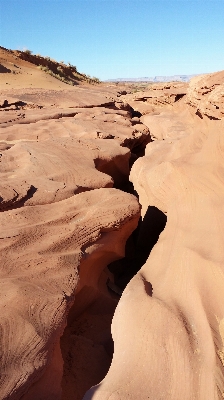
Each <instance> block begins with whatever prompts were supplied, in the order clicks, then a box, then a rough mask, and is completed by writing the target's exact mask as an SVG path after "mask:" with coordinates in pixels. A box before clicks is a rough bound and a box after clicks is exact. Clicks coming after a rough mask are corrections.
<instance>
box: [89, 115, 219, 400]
mask: <svg viewBox="0 0 224 400" xmlns="http://www.w3.org/2000/svg"><path fill="white" fill-rule="evenodd" d="M199 120H200V119H199ZM222 131H223V123H222V122H221V121H220V122H219V121H209V120H207V121H206V124H205V123H204V122H203V121H202V125H201V126H200V128H199V127H198V128H197V129H196V132H194V133H193V134H192V135H189V136H185V137H184V138H179V140H176V141H174V142H173V143H169V142H168V141H162V142H159V141H158V142H155V143H152V144H149V145H148V146H147V147H148V148H147V154H148V155H147V156H145V157H143V158H141V159H139V160H137V161H136V163H135V164H134V166H133V167H132V172H131V180H132V181H133V182H134V186H135V189H136V190H137V191H138V193H139V196H140V203H141V204H142V205H143V216H144V215H145V212H146V210H147V207H148V206H155V207H158V208H159V209H160V210H162V211H163V212H164V213H166V214H167V224H166V227H165V229H164V231H163V232H162V233H161V234H160V238H159V240H158V242H157V244H156V245H155V246H154V248H153V250H152V252H151V253H150V256H149V258H148V260H147V261H146V263H145V265H144V266H143V267H142V268H141V270H140V271H139V272H138V273H137V275H136V276H135V277H134V278H133V279H132V280H131V282H130V283H129V284H128V285H127V287H126V289H125V291H124V292H123V295H122V297H121V300H120V301H119V304H118V307H117V309H116V312H115V315H114V318H113V324H112V334H113V339H114V342H115V352H114V357H113V361H112V365H111V367H110V370H109V372H108V375H107V376H106V378H105V379H104V380H103V381H102V382H101V383H100V384H99V386H97V387H94V388H92V389H91V390H90V391H89V392H88V393H87V394H86V395H85V396H84V399H85V400H89V399H93V398H94V400H95V399H96V400H98V399H99V400H100V399H104V400H106V399H109V398H110V399H114V400H115V399H116V400H118V399H122V400H125V399H136V398H142V399H146V398H149V399H151V400H153V399H157V398H159V399H161V400H162V399H164V400H165V399H170V400H175V399H184V400H185V399H186V400H188V399H189V398H192V399H198V400H211V399H214V400H216V399H221V398H222V397H223V395H222V394H223V393H224V380H223V376H224V375H223V374H224V365H223V340H224V339H223V338H224V336H223V321H224V319H223V318H224V306H223V304H224V295H223V287H224V274H223V261H224V253H223V246H222V236H223V226H224V221H222V219H223V217H222V216H223V200H224V185H223V179H222V174H221V173H220V171H221V170H222V169H223V160H224V157H223V154H222V152H223V150H222V149H223V146H222V142H223V137H222V136H223V135H222ZM158 155H159V157H158ZM136 370H137V372H136Z"/></svg>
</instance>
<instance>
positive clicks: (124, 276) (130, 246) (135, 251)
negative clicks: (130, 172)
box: [108, 206, 167, 293]
mask: <svg viewBox="0 0 224 400" xmlns="http://www.w3.org/2000/svg"><path fill="white" fill-rule="evenodd" d="M166 221H167V218H166V215H165V214H164V213H163V212H162V211H160V210H159V209H158V208H156V207H154V206H149V207H148V209H147V212H146V214H145V217H144V218H143V220H139V224H138V227H137V228H136V230H135V231H134V232H133V233H132V235H131V236H130V237H129V239H128V240H127V243H126V249H125V250H126V251H125V257H124V258H123V259H121V260H118V261H114V262H113V263H111V264H110V265H109V266H108V269H109V271H110V272H111V273H113V275H114V284H115V286H114V291H115V292H116V293H119V291H120V292H122V291H123V290H124V289H125V287H126V286H127V284H128V283H129V281H130V280H131V279H132V278H133V276H134V275H135V274H136V273H137V272H138V271H139V270H140V269H141V267H142V266H143V265H144V264H145V263H146V261H147V259H148V257H149V255H150V253H151V251H152V249H153V247H154V246H155V244H156V243H157V241H158V239H159V235H160V234H161V232H162V231H163V230H164V228H165V226H166ZM116 288H117V289H116ZM115 289H116V290H117V291H116V290H115Z"/></svg>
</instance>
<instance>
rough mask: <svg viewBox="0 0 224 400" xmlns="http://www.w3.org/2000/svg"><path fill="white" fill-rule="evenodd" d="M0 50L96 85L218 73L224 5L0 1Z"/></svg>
mask: <svg viewBox="0 0 224 400" xmlns="http://www.w3.org/2000/svg"><path fill="white" fill-rule="evenodd" d="M0 45H1V46H3V47H6V48H10V49H20V50H22V49H24V48H27V49H30V50H32V51H33V52H34V53H35V54H37V53H40V54H41V55H44V56H50V57H52V58H54V59H55V60H57V61H62V60H63V61H64V62H71V63H72V64H74V65H76V66H77V68H78V70H79V71H80V72H84V73H86V74H89V75H91V76H96V77H98V78H100V79H102V80H104V79H109V78H122V77H124V78H130V77H132V78H133V77H136V78H137V77H146V76H148V77H149V76H155V75H176V74H194V73H195V74H197V73H206V72H214V71H219V70H222V69H224V0H214V1H213V0H0Z"/></svg>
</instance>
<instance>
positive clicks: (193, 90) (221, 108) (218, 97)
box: [186, 71, 224, 119]
mask: <svg viewBox="0 0 224 400" xmlns="http://www.w3.org/2000/svg"><path fill="white" fill-rule="evenodd" d="M186 102H187V104H189V105H190V106H192V107H193V108H194V109H196V110H195V111H196V112H197V113H198V115H199V116H200V117H201V118H203V116H206V117H208V118H210V119H222V118H223V117H224V71H220V72H216V73H215V74H207V75H201V76H198V77H194V78H192V79H191V81H190V84H189V89H188V92H187V98H186Z"/></svg>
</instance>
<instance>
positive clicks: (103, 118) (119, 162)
mask: <svg viewBox="0 0 224 400" xmlns="http://www.w3.org/2000/svg"><path fill="white" fill-rule="evenodd" d="M40 62H42V63H43V65H44V66H45V64H46V65H48V64H47V62H46V60H44V61H41V60H40V57H39V58H38V57H37V56H31V55H27V54H26V55H24V53H23V52H21V51H12V50H7V49H4V48H2V47H1V48H0V66H1V68H0V73H1V75H2V76H3V78H2V79H3V84H2V87H3V89H2V90H1V96H0V153H1V154H0V160H1V163H0V177H1V179H0V211H1V212H0V226H1V229H0V234H1V237H0V239H1V241H0V246H1V279H0V285H1V290H0V308H1V323H0V329H1V361H0V363H1V377H0V398H1V400H20V399H21V400H31V399H32V400H109V399H110V400H136V399H140V400H146V399H150V400H179V399H181V400H221V399H223V397H224V381H223V372H224V290H223V287H224V272H223V269H224V264H223V263H224V246H223V237H224V221H223V218H224V213H223V204H224V202H223V196H224V139H223V137H224V136H223V128H224V125H223V124H224V100H223V99H224V72H223V71H221V72H218V73H214V74H207V75H201V76H197V77H194V78H192V79H191V81H190V82H189V83H183V82H170V83H161V84H148V85H145V86H144V87H143V86H142V87H138V88H137V90H135V89H136V88H134V86H133V85H132V84H130V83H129V84H125V83H120V84H114V83H111V84H110V83H100V84H89V83H87V82H85V81H83V82H81V77H79V80H80V82H77V83H76V84H75V83H74V85H75V86H71V87H68V85H67V84H66V83H64V82H61V81H58V80H57V79H56V78H55V77H54V76H51V75H49V74H46V73H45V72H44V71H43V70H41V69H40V68H39V69H38V67H37V66H38V65H40ZM51 63H52V65H51V64H49V65H48V67H49V68H50V67H51V68H52V69H53V68H56V67H57V66H56V65H54V63H53V62H51ZM67 69H68V71H67V70H66V71H67V72H66V71H65V72H66V73H67V74H68V76H70V79H73V75H72V71H71V70H70V69H69V68H67ZM69 74H70V75H69ZM76 74H77V72H76ZM83 79H84V78H83ZM9 82H11V87H9V86H10V85H9ZM6 85H7V86H6Z"/></svg>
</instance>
